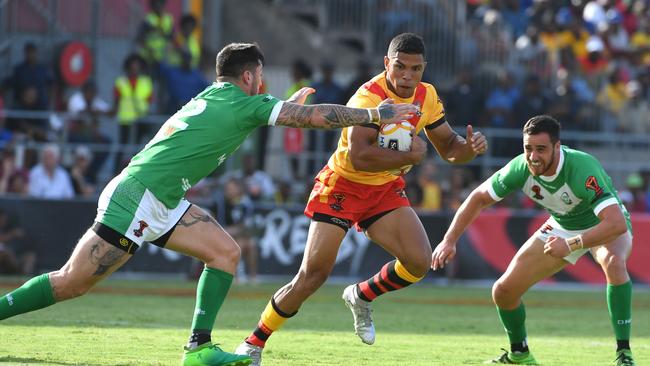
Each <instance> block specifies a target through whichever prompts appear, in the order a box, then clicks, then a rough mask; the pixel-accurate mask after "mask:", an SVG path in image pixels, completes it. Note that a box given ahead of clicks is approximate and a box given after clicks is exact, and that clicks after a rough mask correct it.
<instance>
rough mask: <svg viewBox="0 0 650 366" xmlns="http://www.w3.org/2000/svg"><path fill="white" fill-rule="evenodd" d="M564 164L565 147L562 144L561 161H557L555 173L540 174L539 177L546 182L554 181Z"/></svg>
mask: <svg viewBox="0 0 650 366" xmlns="http://www.w3.org/2000/svg"><path fill="white" fill-rule="evenodd" d="M563 166H564V149H563V148H562V146H560V161H559V162H558V163H557V169H556V170H555V174H553V175H551V176H545V175H540V176H539V179H541V180H543V181H546V182H552V181H554V180H555V178H557V176H558V174H560V172H561V171H562V167H563Z"/></svg>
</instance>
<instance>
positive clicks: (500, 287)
mask: <svg viewBox="0 0 650 366" xmlns="http://www.w3.org/2000/svg"><path fill="white" fill-rule="evenodd" d="M513 297H514V293H513V292H512V291H511V290H510V288H508V286H507V285H506V284H505V283H504V282H503V281H501V280H497V281H496V282H495V283H494V285H492V300H493V301H494V303H495V304H496V305H497V306H499V307H504V306H508V305H510V303H511V302H512V300H513Z"/></svg>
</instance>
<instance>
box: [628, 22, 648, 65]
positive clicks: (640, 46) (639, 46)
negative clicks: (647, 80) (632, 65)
mask: <svg viewBox="0 0 650 366" xmlns="http://www.w3.org/2000/svg"><path fill="white" fill-rule="evenodd" d="M630 45H631V47H632V49H633V50H634V51H635V52H636V56H637V62H636V64H638V65H643V66H646V67H648V66H650V19H648V18H642V19H640V23H639V28H638V29H637V31H636V32H634V33H633V34H632V39H631V40H630Z"/></svg>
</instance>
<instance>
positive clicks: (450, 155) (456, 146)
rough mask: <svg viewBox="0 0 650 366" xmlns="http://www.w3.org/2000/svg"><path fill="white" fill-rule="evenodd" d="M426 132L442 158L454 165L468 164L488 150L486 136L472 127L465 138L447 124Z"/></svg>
mask: <svg viewBox="0 0 650 366" xmlns="http://www.w3.org/2000/svg"><path fill="white" fill-rule="evenodd" d="M426 132H427V137H428V138H429V141H431V143H432V144H433V146H434V147H435V148H436V151H438V154H439V155H440V157H441V158H443V159H445V160H446V161H448V162H450V163H452V164H462V163H466V162H468V161H470V160H472V159H474V158H475V157H476V155H480V154H483V153H485V151H486V150H487V140H486V139H485V136H483V134H482V133H480V132H474V130H473V128H472V126H471V125H468V126H467V136H466V137H465V138H463V137H462V136H460V135H458V134H457V133H456V132H454V130H452V129H451V127H450V126H449V124H448V123H446V122H445V123H443V124H442V125H440V126H438V127H436V128H434V129H432V130H429V129H427V130H426Z"/></svg>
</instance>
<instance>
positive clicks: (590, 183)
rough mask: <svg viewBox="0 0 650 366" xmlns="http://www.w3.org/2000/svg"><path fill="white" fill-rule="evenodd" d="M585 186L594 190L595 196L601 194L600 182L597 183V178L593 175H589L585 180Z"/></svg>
mask: <svg viewBox="0 0 650 366" xmlns="http://www.w3.org/2000/svg"><path fill="white" fill-rule="evenodd" d="M585 188H587V189H589V190H592V191H594V192H595V193H596V198H598V197H600V196H601V195H602V194H603V189H602V188H601V187H600V184H598V179H596V177H594V176H593V175H590V176H589V178H587V180H586V181H585Z"/></svg>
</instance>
